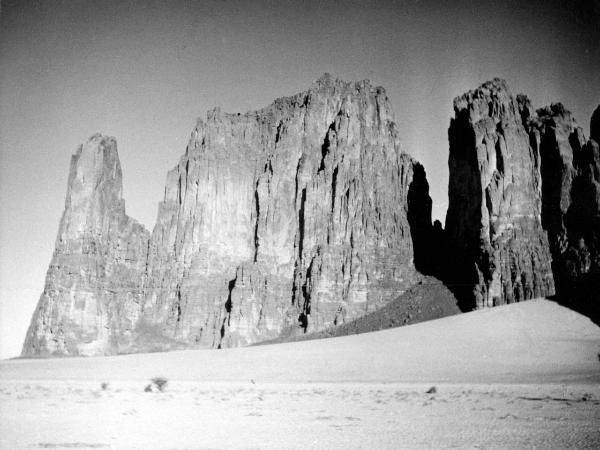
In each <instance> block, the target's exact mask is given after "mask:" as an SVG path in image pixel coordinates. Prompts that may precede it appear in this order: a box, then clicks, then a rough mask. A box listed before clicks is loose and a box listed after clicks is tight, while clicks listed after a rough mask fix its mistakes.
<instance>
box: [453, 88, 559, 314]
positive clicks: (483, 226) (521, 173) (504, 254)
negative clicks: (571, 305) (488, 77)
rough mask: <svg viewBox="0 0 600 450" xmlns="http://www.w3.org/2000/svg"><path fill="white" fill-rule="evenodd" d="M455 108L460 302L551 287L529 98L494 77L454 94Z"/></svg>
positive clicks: (484, 302) (528, 294) (541, 292)
mask: <svg viewBox="0 0 600 450" xmlns="http://www.w3.org/2000/svg"><path fill="white" fill-rule="evenodd" d="M454 113H455V116H454V118H453V119H452V120H451V123H450V129H449V131H448V135H449V140H450V156H449V160H448V164H449V168H450V181H449V188H448V196H449V207H448V213H447V216H446V233H447V239H448V241H449V245H450V247H451V251H450V255H452V262H451V263H450V264H449V267H450V272H451V274H450V275H449V278H450V280H451V282H452V283H453V284H455V287H456V289H457V291H460V292H461V294H460V296H461V301H462V303H463V304H462V307H463V309H471V308H481V307H488V306H494V305H499V304H504V303H512V302H516V301H522V300H527V299H530V298H534V297H542V296H548V295H552V294H554V283H553V278H552V271H551V266H550V261H551V258H550V252H549V250H548V240H547V235H546V232H545V231H544V230H543V229H542V223H541V206H542V183H541V175H540V155H539V152H538V151H537V150H536V149H534V148H532V147H531V145H530V142H529V136H528V134H527V132H526V129H525V126H524V123H523V121H524V120H526V118H527V116H528V114H529V105H528V104H526V102H525V98H524V97H519V101H517V99H515V98H514V97H513V96H512V94H511V92H510V90H509V88H508V86H507V84H506V82H505V81H504V80H500V79H494V80H492V81H489V82H487V83H484V84H483V85H481V86H480V87H479V88H477V89H475V90H473V91H469V92H468V93H466V94H464V95H462V96H461V97H457V98H456V99H455V100H454Z"/></svg>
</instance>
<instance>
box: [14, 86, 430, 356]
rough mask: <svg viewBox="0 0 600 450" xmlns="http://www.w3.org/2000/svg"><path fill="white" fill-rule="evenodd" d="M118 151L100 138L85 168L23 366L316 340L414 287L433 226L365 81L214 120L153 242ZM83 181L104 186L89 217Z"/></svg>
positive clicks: (203, 126) (381, 102)
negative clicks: (43, 357) (135, 215)
mask: <svg viewBox="0 0 600 450" xmlns="http://www.w3.org/2000/svg"><path fill="white" fill-rule="evenodd" d="M109 141H110V140H107V139H106V138H101V137H94V138H93V139H92V140H91V141H90V142H91V143H88V144H86V146H84V148H83V150H80V151H79V152H78V154H77V155H76V156H75V157H74V163H73V165H72V170H71V176H70V180H69V194H68V196H67V204H66V208H65V213H64V217H63V221H62V222H61V228H60V231H59V239H58V241H57V251H56V254H55V258H54V260H53V263H52V265H51V268H50V271H49V275H48V280H47V283H46V285H47V286H46V291H45V293H44V295H43V296H42V298H41V300H40V304H39V306H38V310H37V312H36V315H35V316H34V318H33V321H32V325H31V328H30V330H29V333H28V337H27V341H26V343H25V347H24V352H23V353H24V354H26V355H33V354H43V353H58V354H69V355H72V354H82V353H102V354H107V353H117V352H130V351H148V350H166V349H172V348H178V347H181V346H184V347H189V346H203V347H229V346H238V345H245V344H250V343H254V342H257V341H260V340H265V339H271V338H275V337H278V336H281V335H289V334H294V333H302V332H310V331H318V330H322V329H324V328H326V327H329V326H331V325H337V324H342V323H345V322H347V321H350V320H353V319H355V318H357V317H359V316H361V315H364V314H367V313H369V312H372V311H374V310H376V309H378V308H380V307H382V306H383V305H385V304H386V303H388V302H389V301H391V300H392V299H393V298H396V297H397V296H398V295H399V294H400V293H401V292H402V291H404V290H405V289H406V288H408V287H409V286H411V285H412V284H414V283H415V281H416V280H417V279H418V274H417V272H416V270H415V267H414V264H413V238H412V234H411V226H412V227H413V229H414V233H415V235H416V236H420V235H422V234H423V233H422V232H421V234H419V233H420V232H419V229H420V227H425V228H427V227H430V214H431V209H430V205H431V200H430V198H429V195H428V186H427V184H426V180H425V176H424V171H423V168H422V167H421V166H420V165H419V164H418V163H416V162H415V161H414V160H412V159H411V158H410V157H409V156H408V155H406V154H403V153H402V152H401V150H400V146H399V139H398V134H397V130H396V125H395V123H394V121H393V114H392V110H391V106H390V103H389V101H388V98H387V96H386V94H385V91H384V90H383V89H382V88H380V87H374V86H372V85H371V84H370V83H369V82H368V81H361V82H356V83H346V82H343V81H340V80H337V79H334V78H332V77H331V76H329V75H325V76H323V77H322V78H320V79H319V80H318V81H316V82H315V83H314V85H313V86H311V88H310V89H309V90H308V91H307V92H303V93H300V94H297V95H295V96H292V97H286V98H281V99H278V100H276V101H275V102H274V103H273V104H272V105H270V106H268V107H266V108H264V109H262V110H259V111H253V112H248V113H246V114H226V113H223V112H221V111H220V110H219V109H215V110H213V111H210V112H209V113H208V114H207V117H206V119H205V120H199V121H198V124H197V126H196V128H195V129H194V131H193V133H192V136H191V138H190V141H189V144H188V147H187V149H186V152H185V155H184V156H183V157H182V158H181V160H180V162H179V164H178V165H177V166H176V167H175V168H174V169H173V170H171V171H170V172H169V174H168V176H167V184H166V188H165V195H164V199H163V201H162V202H161V203H160V205H159V211H158V218H157V223H156V226H155V228H154V231H153V233H152V235H151V236H150V237H149V236H148V234H147V233H146V232H145V231H144V230H143V229H142V227H140V226H139V225H137V224H135V222H133V221H131V219H129V218H127V216H125V213H124V206H123V201H122V199H121V196H120V192H121V191H120V186H121V184H120V183H121V178H120V168H118V160H116V146H114V145H112V144H111V145H110V146H107V145H106V144H100V143H105V142H109ZM110 142H111V143H112V142H113V141H110ZM107 148H114V152H112V151H108V150H106V149H107ZM100 149H102V150H100ZM99 155H104V156H103V158H104V159H101V158H100V156H99ZM90 158H91V159H90ZM88 159H89V160H90V161H92V162H90V163H89V164H88V163H86V164H83V161H84V160H86V161H87V160H88ZM105 160H107V161H108V162H106V161H105ZM86 171H89V172H91V173H90V174H88V172H86ZM80 173H81V176H80V175H78V174H80ZM90 177H91V178H90ZM83 178H85V183H88V184H86V185H85V186H93V188H91V187H90V188H89V189H88V188H86V189H85V190H83V191H81V192H79V191H77V192H79V193H78V194H77V198H78V199H79V202H80V203H81V204H82V205H91V206H85V207H83V206H81V207H77V208H76V209H75V208H74V205H75V204H76V202H73V201H71V200H70V196H72V192H74V191H76V190H77V189H78V188H77V189H76V188H75V187H74V186H79V183H83V181H80V179H83ZM409 197H410V201H408V198H409ZM77 204H78V203H77ZM409 219H410V220H409ZM88 224H90V225H89V226H90V227H92V228H93V231H90V232H88V231H86V230H87V227H88ZM71 229H73V230H74V231H73V232H72V233H71V234H69V235H68V238H67V237H63V234H64V233H65V232H66V231H64V230H71ZM88 236H93V237H94V238H93V242H94V244H93V246H92V247H91V248H93V256H94V258H93V259H91V260H89V262H88V259H89V257H88V253H86V252H87V250H85V251H84V248H86V249H87V248H89V245H88V246H86V245H84V242H88V241H89V240H90V238H88ZM417 240H418V239H417ZM63 241H65V242H69V245H68V247H67V248H66V249H63V248H64V246H63ZM63 254H67V255H68V257H66V258H67V259H68V261H67V262H65V263H59V262H58V261H59V259H60V258H63V256H62V255H63ZM84 255H85V256H84ZM80 260H85V261H86V265H85V267H86V269H85V270H82V271H81V273H79V272H77V270H79V269H75V268H76V267H78V264H79V261H80ZM61 261H62V260H61ZM88 268H89V269H88ZM92 268H93V269H92ZM84 279H85V282H84ZM54 292H58V293H59V294H54ZM80 298H85V299H86V300H85V302H83V301H81V300H78V299H80ZM82 310H84V311H86V313H85V314H81V313H80V311H82ZM92 310H93V311H95V312H93V311H92ZM105 310H106V313H105V312H104V311H105ZM81 316H84V317H81ZM80 317H81V318H80ZM58 323H60V324H63V325H60V326H59V325H58ZM65 323H69V324H70V325H69V330H70V331H69V333H66V332H65V327H64V324H65ZM107 324H108V328H106V326H107ZM87 341H89V344H90V345H89V346H88V347H83V346H82V345H81V343H82V342H87ZM53 343H56V344H53Z"/></svg>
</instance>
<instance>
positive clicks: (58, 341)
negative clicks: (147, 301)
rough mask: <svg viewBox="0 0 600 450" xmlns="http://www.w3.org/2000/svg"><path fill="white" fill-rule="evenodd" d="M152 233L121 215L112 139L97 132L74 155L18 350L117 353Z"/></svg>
mask: <svg viewBox="0 0 600 450" xmlns="http://www.w3.org/2000/svg"><path fill="white" fill-rule="evenodd" d="M148 239H149V233H148V232H147V231H146V230H145V229H144V228H143V227H142V226H141V225H140V224H138V223H137V222H135V221H134V220H133V219H131V218H129V217H128V216H127V215H126V214H125V202H124V200H123V198H122V178H121V165H120V163H119V157H118V154H117V144H116V141H115V139H114V138H111V137H106V136H101V135H99V134H96V135H94V136H92V137H91V138H90V139H89V140H88V141H87V142H86V143H85V144H84V145H82V146H80V147H79V149H78V150H77V153H76V154H75V155H73V157H72V159H71V170H70V173H69V181H68V185H67V196H66V201H65V210H64V212H63V215H62V218H61V221H60V226H59V230H58V236H57V239H56V247H55V251H54V255H53V257H52V262H51V263H50V267H49V269H48V273H47V275H46V284H45V288H44V292H43V293H42V296H41V298H40V300H39V303H38V306H37V308H36V310H35V312H34V315H33V317H32V320H31V324H30V327H29V330H28V333H27V336H26V340H25V344H24V346H23V355H24V356H32V355H52V354H58V355H88V354H106V353H115V352H117V351H118V349H119V346H120V345H125V343H126V341H127V339H128V336H131V332H132V329H133V328H134V326H135V324H136V322H137V316H138V315H139V312H140V299H141V282H142V276H143V271H144V268H145V259H146V251H147V246H148Z"/></svg>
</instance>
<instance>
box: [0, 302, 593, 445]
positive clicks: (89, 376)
mask: <svg viewBox="0 0 600 450" xmlns="http://www.w3.org/2000/svg"><path fill="white" fill-rule="evenodd" d="M157 376H163V377H165V378H167V379H168V385H167V387H166V389H165V391H164V392H144V388H145V386H146V385H148V384H149V383H150V381H149V380H150V379H151V378H153V377H157ZM102 383H107V384H108V386H107V387H106V389H102V387H101V384H102ZM433 386H435V390H436V392H432V393H427V391H428V390H429V389H430V388H431V387H433ZM0 448H2V449H13V448H136V449H137V448H139V449H151V448H161V449H162V448H164V449H209V448H210V449H216V448H222V449H230V448H233V449H237V448H240V449H259V448H260V449H263V448H264V449H287V448H303V449H307V448H323V449H332V448H333V449H335V448H344V449H352V448H365V449H372V448H375V449H376V448H553V449H557V448H600V327H597V326H596V325H594V324H593V323H592V322H591V321H590V320H589V319H587V318H585V317H583V316H581V315H579V314H577V313H575V312H572V311H570V310H567V309H565V308H562V307H560V306H558V305H556V304H554V303H552V302H549V301H545V300H536V301H530V302H525V303H520V304H515V305H510V306H503V307H498V308H494V309H490V310H484V311H477V312H473V313H469V314H463V315H459V316H453V317H447V318H444V319H439V320H435V321H430V322H425V323H421V324H417V325H412V326H408V327H403V328H395V329H390V330H385V331H379V332H375V333H367V334H363V335H356V336H348V337H342V338H333V339H326V340H320V341H307V342H298V343H290V344H277V345H271V346H260V347H248V348H239V349H228V350H192V351H180V352H172V353H152V354H137V355H126V356H116V357H104V358H71V359H52V360H13V361H2V362H0Z"/></svg>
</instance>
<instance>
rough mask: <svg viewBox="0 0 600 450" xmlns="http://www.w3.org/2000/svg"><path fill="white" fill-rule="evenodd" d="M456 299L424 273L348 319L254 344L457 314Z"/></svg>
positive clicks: (341, 333) (335, 334)
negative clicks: (382, 302)
mask: <svg viewBox="0 0 600 450" xmlns="http://www.w3.org/2000/svg"><path fill="white" fill-rule="evenodd" d="M459 313H460V309H459V308H458V306H457V299H456V297H455V296H454V294H452V292H451V291H450V290H449V289H448V288H447V287H446V286H445V285H444V284H443V283H442V282H441V281H440V280H439V279H437V278H435V277H432V276H424V277H422V279H421V280H420V281H419V282H418V283H417V284H415V285H413V286H412V287H411V288H409V289H408V290H407V291H406V292H404V293H403V294H402V295H400V296H399V297H398V298H396V299H395V300H393V301H392V302H390V303H388V304H387V305H386V306H384V307H383V308H381V309H379V310H377V311H374V312H372V313H370V314H367V315H365V316H363V317H359V318H358V319H356V320H353V321H351V322H348V323H344V324H342V325H339V326H336V327H330V328H327V329H325V330H322V331H318V332H315V333H308V334H302V335H288V336H281V337H279V338H277V339H273V340H269V341H265V342H260V343H258V344H256V345H264V344H276V343H282V342H297V341H308V340H313V339H325V338H332V337H340V336H348V335H352V334H360V333H369V332H372V331H379V330H385V329H388V328H396V327H401V326H405V325H413V324H416V323H419V322H425V321H427V320H434V319H441V318H442V317H447V316H452V315H454V314H459Z"/></svg>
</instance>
